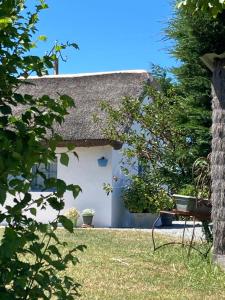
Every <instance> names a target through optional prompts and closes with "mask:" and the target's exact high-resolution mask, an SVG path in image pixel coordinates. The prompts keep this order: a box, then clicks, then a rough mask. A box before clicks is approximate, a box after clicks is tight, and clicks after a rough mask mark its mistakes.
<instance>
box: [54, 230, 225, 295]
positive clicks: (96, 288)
mask: <svg viewBox="0 0 225 300" xmlns="http://www.w3.org/2000/svg"><path fill="white" fill-rule="evenodd" d="M60 236H61V239H63V240H66V241H67V242H68V243H69V245H70V246H74V245H77V244H85V245H87V247H88V248H87V250H86V251H85V252H84V253H79V252H78V253H77V254H78V257H79V260H80V263H79V264H78V265H77V266H76V267H72V266H71V267H70V268H69V270H68V272H67V274H69V275H70V276H72V277H73V278H74V279H75V280H76V281H77V282H79V283H80V284H81V285H82V287H81V288H80V293H81V295H82V296H81V298H80V299H85V300H88V299H91V300H94V299H101V300H102V299H107V300H108V299H120V300H126V299H138V300H142V299H143V300H146V299H179V300H182V299H194V300H195V299H225V273H223V272H222V271H220V270H219V269H218V268H217V267H215V266H214V265H212V264H211V262H210V259H207V260H205V259H203V258H202V257H201V256H200V255H199V254H198V253H197V252H195V251H193V252H192V254H191V258H190V259H189V260H188V259H187V252H186V250H185V249H182V248H181V247H180V246H167V247H164V248H162V249H160V250H158V251H156V252H154V253H153V250H152V242H151V235H150V233H148V232H142V231H127V230H126V231H110V230H92V229H90V230H89V229H77V230H76V231H75V234H74V235H71V234H67V233H66V232H65V231H63V230H60ZM157 239H158V242H159V241H161V242H162V241H163V239H164V238H163V237H162V236H157ZM166 239H168V237H167V238H166Z"/></svg>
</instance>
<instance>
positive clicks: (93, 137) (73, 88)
mask: <svg viewBox="0 0 225 300" xmlns="http://www.w3.org/2000/svg"><path fill="white" fill-rule="evenodd" d="M27 81H30V82H32V85H23V86H21V87H20V90H19V92H20V93H22V94H30V95H33V96H35V97H39V96H42V95H45V94H47V95H49V96H50V97H58V94H66V95H69V96H71V97H72V98H73V99H74V101H75V105H76V108H73V109H71V110H70V113H69V115H68V116H66V118H65V122H64V123H63V125H62V126H59V125H57V126H56V131H57V133H59V134H60V135H61V136H62V137H63V140H64V141H65V142H75V144H76V145H77V146H92V145H93V146H94V145H106V144H110V141H108V140H106V139H105V137H104V135H103V133H102V128H104V126H105V124H106V122H105V120H106V115H105V114H104V112H102V111H101V109H100V102H101V101H102V100H106V101H108V102H109V103H110V104H111V105H113V106H114V107H117V106H119V104H120V103H121V99H122V97H124V96H133V97H139V96H140V95H141V93H142V91H143V83H144V82H146V81H152V77H151V76H150V75H149V73H147V72H146V71H142V70H135V71H117V72H107V73H93V74H75V75H53V76H43V77H30V78H29V79H27ZM94 114H96V115H97V116H98V117H99V118H100V119H101V120H102V121H101V123H100V124H96V123H95V122H94V120H93V115H94Z"/></svg>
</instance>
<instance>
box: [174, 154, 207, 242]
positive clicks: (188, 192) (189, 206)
mask: <svg viewBox="0 0 225 300" xmlns="http://www.w3.org/2000/svg"><path fill="white" fill-rule="evenodd" d="M192 174H193V185H186V186H184V187H183V188H182V189H181V190H179V194H180V195H173V196H174V198H175V199H176V201H177V209H179V210H184V211H191V212H195V213H197V214H198V216H199V217H200V218H201V215H202V216H208V217H209V218H210V215H211V210H212V204H211V178H210V155H208V157H200V158H198V159H197V160H196V161H195V162H194V164H193V168H192ZM202 225H203V231H204V234H205V238H206V240H207V241H208V242H211V241H212V228H211V226H210V221H206V220H205V218H203V220H202Z"/></svg>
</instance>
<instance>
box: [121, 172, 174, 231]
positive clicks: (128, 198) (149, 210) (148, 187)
mask: <svg viewBox="0 0 225 300" xmlns="http://www.w3.org/2000/svg"><path fill="white" fill-rule="evenodd" d="M149 179H150V177H149V176H139V175H136V176H133V178H132V181H131V182H130V184H129V185H128V186H126V187H125V188H124V189H123V191H122V197H123V201H124V205H125V207H126V208H127V209H128V210H129V212H130V213H131V214H132V217H133V224H132V225H133V226H134V227H141V228H151V227H152V225H153V223H154V221H155V220H156V218H157V217H158V212H159V211H160V210H168V209H171V208H172V207H173V200H172V199H171V197H169V196H168V194H167V192H166V190H165V189H163V188H162V186H160V185H159V184H158V185H157V184H156V183H155V182H153V180H149ZM171 222H172V220H171Z"/></svg>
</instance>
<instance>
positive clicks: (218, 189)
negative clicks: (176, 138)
mask: <svg viewBox="0 0 225 300" xmlns="http://www.w3.org/2000/svg"><path fill="white" fill-rule="evenodd" d="M206 3H207V4H209V2H206ZM187 4H190V5H189V6H188V7H187V12H188V9H189V10H190V11H191V12H195V13H196V7H195V6H194V5H193V1H189V3H188V2H187ZM213 4H215V6H214V9H215V10H212V11H210V15H211V14H213V15H214V16H215V17H216V19H215V21H214V22H220V20H221V18H224V11H223V10H224V8H225V7H224V1H220V4H219V3H218V1H217V2H216V1H214V2H213ZM181 7H182V5H181ZM182 9H183V11H184V14H187V12H186V7H185V6H183V7H182ZM202 9H203V12H204V14H207V12H206V7H205V6H204V7H203V6H202ZM219 13H220V14H219ZM208 34H209V36H210V32H208ZM207 52H208V51H207ZM207 52H205V53H207ZM215 52H216V53H218V52H217V51H215ZM221 52H224V51H221ZM221 52H219V54H220V53H221ZM224 65H225V60H224V59H220V58H217V59H214V61H213V79H212V95H213V100H212V110H213V114H212V119H213V125H212V155H211V179H212V205H213V209H212V220H213V240H214V243H213V246H214V248H213V257H214V261H215V262H216V263H218V264H219V265H220V266H221V267H222V268H225V176H224V167H225V155H224V151H225V118H224V115H225V88H224V86H225V85H224V83H225V72H224Z"/></svg>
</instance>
